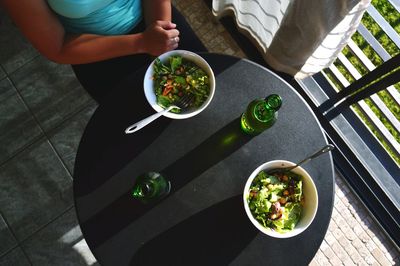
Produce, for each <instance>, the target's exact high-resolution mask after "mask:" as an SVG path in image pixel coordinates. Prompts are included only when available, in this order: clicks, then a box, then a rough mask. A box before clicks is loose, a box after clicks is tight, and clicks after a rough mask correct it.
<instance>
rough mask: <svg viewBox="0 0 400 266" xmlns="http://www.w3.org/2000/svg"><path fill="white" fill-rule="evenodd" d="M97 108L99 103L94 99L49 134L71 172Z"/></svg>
mask: <svg viewBox="0 0 400 266" xmlns="http://www.w3.org/2000/svg"><path fill="white" fill-rule="evenodd" d="M96 108H97V103H96V102H95V101H92V102H91V103H90V104H89V105H88V106H87V107H86V108H85V109H83V110H82V111H81V112H79V113H78V114H76V115H75V116H73V117H72V118H71V119H68V120H67V121H65V122H64V123H63V124H62V125H61V126H60V127H57V128H56V129H55V131H54V132H52V133H51V134H49V138H50V141H51V143H52V144H53V146H54V147H55V149H56V150H57V152H58V154H59V155H60V156H61V158H62V159H63V161H64V163H65V164H66V165H67V168H68V170H69V171H70V173H73V169H74V162H75V155H76V152H77V150H78V145H79V142H80V140H81V137H82V134H83V131H84V130H85V128H86V124H87V123H88V122H89V119H90V117H91V116H92V114H93V112H94V111H95V109H96Z"/></svg>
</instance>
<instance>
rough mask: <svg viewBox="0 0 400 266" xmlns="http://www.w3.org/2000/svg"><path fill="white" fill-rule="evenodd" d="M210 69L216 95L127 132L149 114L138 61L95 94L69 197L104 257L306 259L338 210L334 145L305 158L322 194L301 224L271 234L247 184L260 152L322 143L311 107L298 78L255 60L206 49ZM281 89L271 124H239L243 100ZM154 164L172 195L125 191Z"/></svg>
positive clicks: (267, 155)
mask: <svg viewBox="0 0 400 266" xmlns="http://www.w3.org/2000/svg"><path fill="white" fill-rule="evenodd" d="M202 56H203V57H204V58H205V59H206V60H207V61H208V63H209V64H210V65H211V67H212V68H213V70H214V74H215V76H216V91H215V95H214V98H213V100H212V102H211V103H210V105H209V106H208V107H207V109H205V110H204V111H203V112H202V113H200V114H199V115H197V116H195V117H192V118H190V119H185V120H171V119H168V118H164V117H162V118H160V119H158V120H156V121H155V122H153V123H152V124H150V125H148V126H146V127H145V128H143V129H142V130H140V131H138V132H136V133H134V134H131V135H125V133H124V130H125V128H126V127H127V126H129V125H130V124H132V123H134V122H136V121H138V120H140V119H142V118H144V117H146V116H147V115H150V114H153V113H154V111H153V110H152V108H151V107H150V105H149V104H148V103H147V101H146V100H145V97H144V93H143V87H142V83H143V75H144V69H143V71H139V72H138V73H135V74H132V76H131V77H129V78H128V79H127V80H124V81H123V82H121V84H119V85H118V86H117V88H116V89H115V90H113V92H112V93H111V94H110V95H109V97H108V98H107V100H106V101H105V102H103V103H102V104H100V105H99V107H98V109H97V110H96V111H95V113H94V115H93V117H92V118H91V120H90V121H89V123H88V125H87V127H86V130H85V132H84V134H83V137H82V140H81V143H80V145H79V149H78V153H77V157H76V162H75V172H74V198H75V206H76V211H77V215H78V219H79V223H80V226H81V229H82V232H83V235H84V237H85V239H86V242H87V243H88V245H89V247H90V249H91V250H92V252H93V254H94V255H95V257H96V259H97V260H98V261H99V262H100V264H102V265H228V264H230V265H307V264H308V263H309V262H310V261H311V259H312V258H313V257H314V255H315V253H316V252H317V250H318V248H319V246H320V244H321V242H322V240H323V238H324V236H325V233H326V231H327V228H328V225H329V221H330V218H331V212H332V206H333V197H334V179H333V163H332V157H331V155H330V154H326V155H323V156H320V157H318V159H315V160H313V161H310V162H309V163H308V164H306V165H304V168H305V169H306V170H307V171H308V172H309V173H310V175H311V176H312V177H313V179H314V182H315V184H316V186H317V189H318V196H319V206H318V211H317V214H316V217H315V219H314V221H313V223H312V224H311V225H310V227H309V228H308V229H307V230H306V231H305V232H303V233H301V234H300V235H298V236H296V237H292V238H288V239H275V238H272V237H269V236H266V235H264V234H262V233H261V232H259V231H257V229H256V228H255V227H254V226H253V225H252V224H251V222H250V221H249V220H248V218H247V216H246V213H245V211H244V207H243V200H242V192H243V188H244V185H245V182H246V180H247V178H248V177H249V175H250V174H251V173H252V171H253V170H254V169H255V168H257V167H258V166H259V165H260V164H262V163H264V162H266V161H270V160H275V159H284V160H289V161H294V162H297V161H299V160H301V159H303V158H304V157H305V156H306V155H309V154H311V153H312V152H314V151H316V150H317V149H319V148H320V147H322V146H324V145H325V144H326V143H327V140H326V138H325V136H324V134H323V133H322V130H321V127H320V125H319V123H318V121H317V120H316V117H315V116H314V115H313V114H312V112H311V109H310V108H309V107H308V106H307V105H306V103H305V102H304V101H303V100H302V99H301V97H300V95H299V94H298V93H297V92H295V90H294V89H293V88H292V87H291V86H290V85H289V84H287V83H286V82H285V81H283V80H282V79H281V78H279V77H278V76H277V75H275V74H273V73H272V72H270V71H269V70H267V69H265V68H263V67H261V66H259V65H257V64H254V63H252V62H250V61H248V60H244V59H238V58H235V57H231V56H226V55H219V54H202ZM271 93H277V94H279V95H280V96H281V97H282V100H283V104H282V107H281V109H280V110H279V115H278V120H277V122H276V124H275V125H274V126H273V127H272V128H270V129H268V130H267V131H265V132H263V133H262V134H260V135H258V136H256V137H251V136H247V135H245V134H243V133H242V132H241V131H240V122H239V117H240V115H241V113H242V112H243V111H244V110H245V108H246V106H247V104H248V103H249V102H250V101H251V100H253V99H255V98H261V97H265V96H267V95H269V94H271ZM147 171H158V172H161V173H163V174H164V175H165V176H167V177H168V178H169V179H170V180H171V184H172V188H171V193H170V194H169V196H168V197H166V198H164V199H163V200H161V201H159V202H153V203H150V204H143V203H141V202H139V201H136V200H134V199H133V198H132V197H131V196H130V192H131V189H132V186H133V184H134V183H135V179H136V177H137V176H138V175H140V174H141V173H143V172H147Z"/></svg>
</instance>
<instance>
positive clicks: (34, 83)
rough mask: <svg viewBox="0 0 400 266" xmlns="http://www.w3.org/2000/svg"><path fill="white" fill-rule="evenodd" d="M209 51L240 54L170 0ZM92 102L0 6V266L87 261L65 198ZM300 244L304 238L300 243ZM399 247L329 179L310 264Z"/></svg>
mask: <svg viewBox="0 0 400 266" xmlns="http://www.w3.org/2000/svg"><path fill="white" fill-rule="evenodd" d="M174 3H175V4H176V6H177V7H178V8H179V9H180V10H181V11H182V12H183V14H184V15H185V16H186V17H187V19H188V21H189V22H190V23H191V25H192V27H193V28H194V30H195V31H196V33H197V34H198V35H199V36H200V38H201V39H202V41H203V42H204V44H205V45H206V46H207V48H208V49H209V50H210V51H212V52H219V53H226V54H231V55H236V56H239V57H245V56H244V53H243V52H242V51H241V50H240V49H239V47H238V46H237V45H236V44H235V42H234V41H233V40H232V39H231V38H230V36H229V34H228V33H227V32H226V31H225V29H224V28H223V27H222V26H221V25H220V24H219V23H218V22H217V21H215V20H213V17H212V15H211V13H210V11H209V9H208V8H207V6H206V5H205V4H204V2H203V0H192V1H185V0H176V1H174ZM96 107H97V105H96V103H95V102H94V101H93V100H92V99H91V98H90V97H89V96H88V95H87V94H86V92H85V91H84V90H83V89H82V87H81V86H80V84H79V83H78V82H77V81H76V79H75V77H74V75H73V73H72V71H71V69H70V67H69V66H65V65H58V64H54V63H52V62H49V61H48V60H46V59H45V58H43V57H42V56H40V55H39V54H38V53H37V51H36V50H35V49H33V48H32V47H31V46H30V45H29V43H27V42H26V40H25V39H24V38H23V37H22V36H21V34H20V33H19V31H18V29H16V28H15V26H14V25H13V24H12V23H11V21H10V20H9V18H8V17H7V16H6V15H5V14H4V12H3V10H2V9H1V8H0V265H1V266H3V265H10V266H15V265H39V266H46V265H96V264H97V262H96V260H95V258H94V257H93V255H92V254H91V252H90V250H89V248H88V247H87V245H86V242H85V240H84V239H83V237H82V233H81V231H80V229H79V225H78V223H77V220H76V217H75V210H74V206H73V198H72V190H71V188H72V175H71V174H72V171H73V165H74V159H75V153H76V149H77V147H78V144H79V140H80V137H81V134H82V132H83V130H84V128H85V125H86V123H87V121H88V120H89V118H90V116H91V115H92V113H93V111H94V110H95V108H96ZM304 244H307V243H304ZM396 263H397V264H400V254H399V250H397V249H395V247H394V246H393V244H392V243H391V242H390V241H389V239H388V238H387V237H386V236H385V234H384V233H383V232H382V231H381V229H380V228H379V226H378V225H377V224H376V223H375V221H374V219H373V217H372V216H371V215H370V214H369V213H368V212H367V211H366V209H365V208H364V207H363V205H362V203H361V202H360V201H359V200H358V199H357V197H356V196H355V195H354V194H353V193H352V191H351V190H350V189H349V187H348V186H347V184H346V183H345V182H344V181H343V179H342V178H341V177H340V176H336V199H335V207H334V211H333V217H332V221H331V223H330V226H329V231H328V233H327V235H326V237H325V240H324V241H323V243H322V245H321V248H320V250H319V251H318V253H317V254H316V256H315V258H314V260H313V261H312V262H311V265H355V264H358V265H395V264H396Z"/></svg>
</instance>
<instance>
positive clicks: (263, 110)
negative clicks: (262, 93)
mask: <svg viewBox="0 0 400 266" xmlns="http://www.w3.org/2000/svg"><path fill="white" fill-rule="evenodd" d="M281 105H282V98H281V97H280V96H279V95H277V94H271V95H269V96H267V97H266V98H265V99H256V100H254V101H252V102H250V103H249V105H248V106H247V109H246V111H245V112H244V113H243V114H242V117H241V119H240V125H241V128H242V130H243V131H244V132H245V133H247V134H249V135H258V134H260V133H261V132H263V131H264V130H266V129H268V128H270V127H271V126H272V125H273V124H274V123H275V121H276V119H277V118H278V110H279V108H280V107H281Z"/></svg>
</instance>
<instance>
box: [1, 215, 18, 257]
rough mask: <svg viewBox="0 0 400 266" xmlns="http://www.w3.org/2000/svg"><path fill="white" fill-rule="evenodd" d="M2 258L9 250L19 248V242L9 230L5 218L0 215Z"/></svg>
mask: <svg viewBox="0 0 400 266" xmlns="http://www.w3.org/2000/svg"><path fill="white" fill-rule="evenodd" d="M0 239H1V240H0V243H1V244H0V257H1V256H2V255H3V254H4V253H6V252H7V251H8V250H10V249H12V248H13V247H16V246H17V240H16V239H15V238H14V236H13V234H12V233H11V231H10V229H9V228H8V226H7V224H6V222H5V221H4V219H3V216H2V215H1V214H0Z"/></svg>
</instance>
